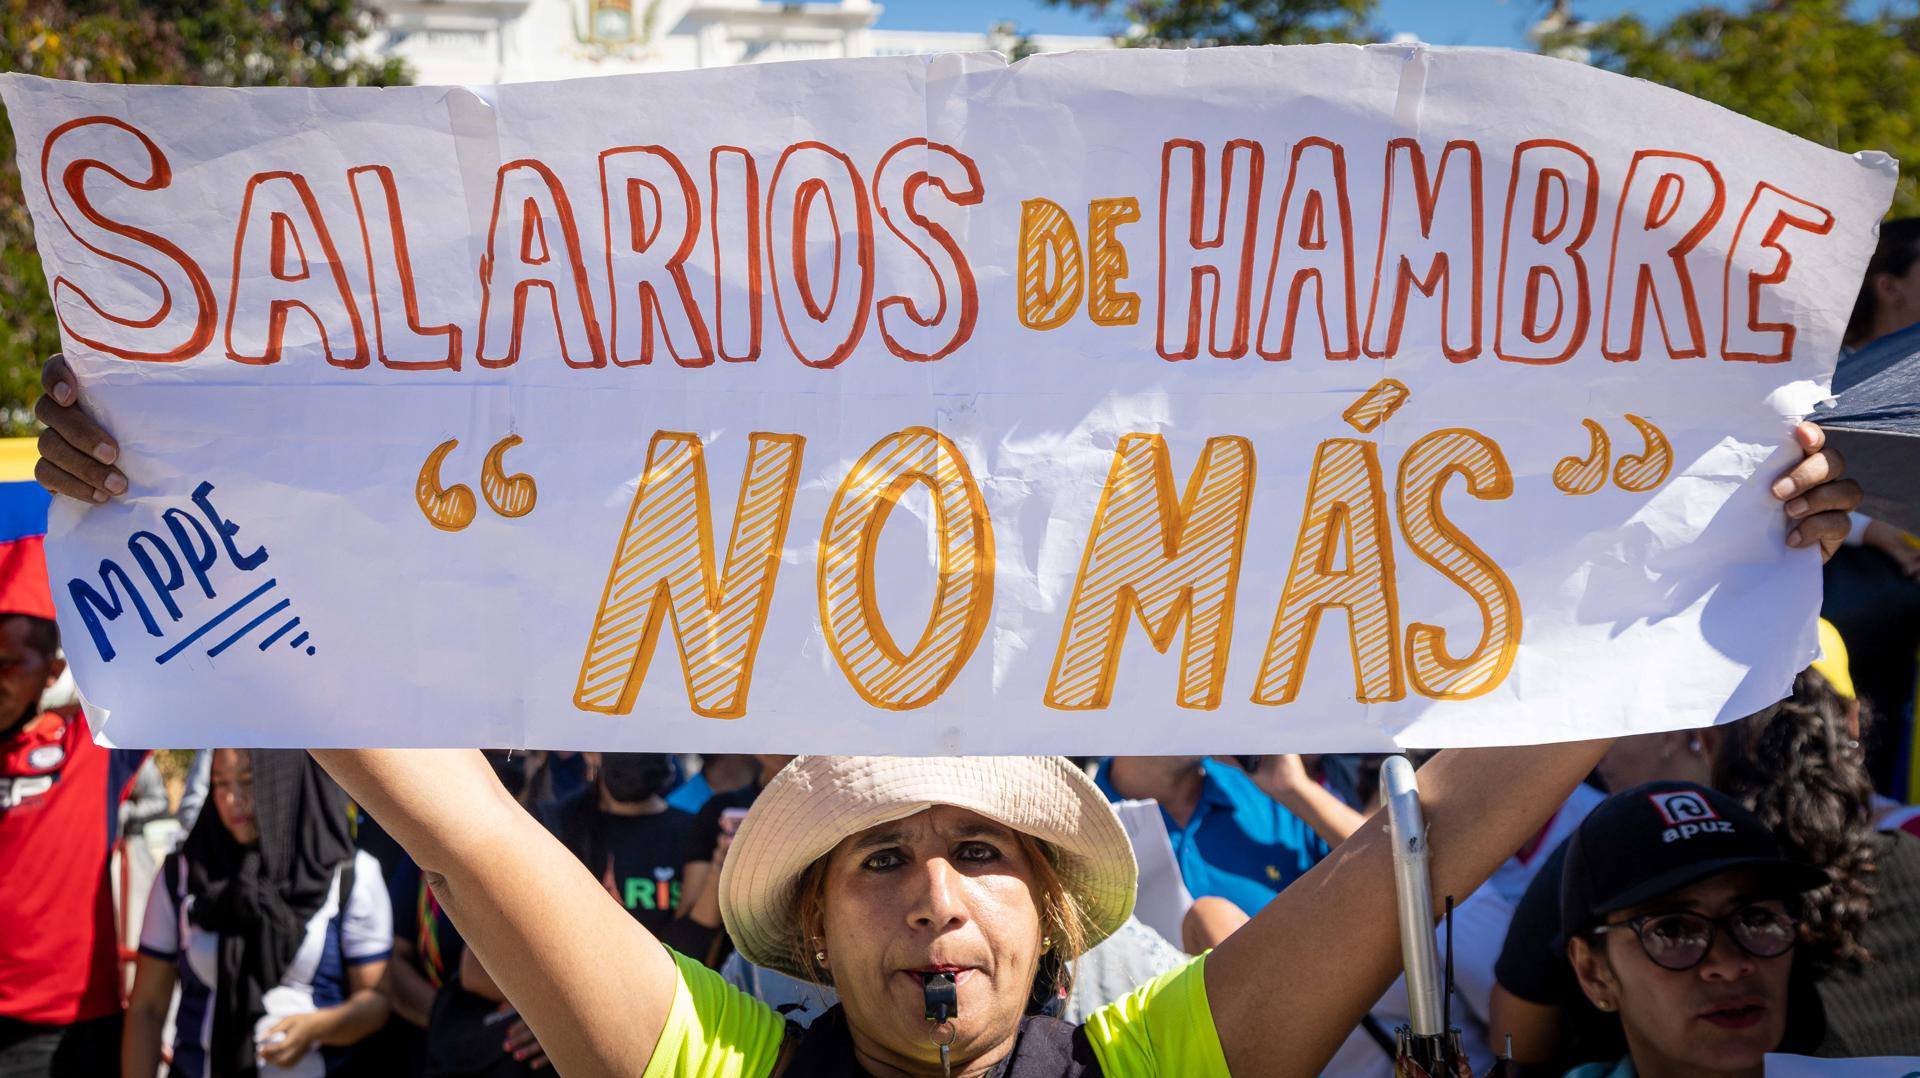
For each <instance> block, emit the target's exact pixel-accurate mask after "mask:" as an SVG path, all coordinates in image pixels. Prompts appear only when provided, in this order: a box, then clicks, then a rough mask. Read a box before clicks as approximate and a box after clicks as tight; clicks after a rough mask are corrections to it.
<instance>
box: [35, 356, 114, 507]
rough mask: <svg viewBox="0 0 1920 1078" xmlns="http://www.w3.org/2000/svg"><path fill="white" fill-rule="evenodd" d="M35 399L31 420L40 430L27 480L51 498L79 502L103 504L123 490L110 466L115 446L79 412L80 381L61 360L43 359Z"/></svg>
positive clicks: (65, 361) (54, 358)
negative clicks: (37, 452) (34, 481)
mask: <svg viewBox="0 0 1920 1078" xmlns="http://www.w3.org/2000/svg"><path fill="white" fill-rule="evenodd" d="M40 389H41V394H40V399H39V400H38V401H36V402H34V406H33V415H34V418H36V419H38V420H39V421H40V422H42V423H45V424H46V425H47V429H46V430H43V431H41V432H40V463H38V464H36V465H34V469H33V477H34V478H35V479H37V480H39V481H40V485H41V486H43V487H46V488H47V489H48V490H50V491H52V492H54V493H55V494H65V495H66V496H67V497H69V498H78V499H80V500H81V501H83V502H104V501H106V500H107V499H109V498H113V497H116V496H118V495H121V494H125V493H126V492H127V477H126V476H125V475H124V474H122V473H121V471H120V470H119V469H118V468H115V467H114V466H113V463H114V461H116V460H118V459H120V446H119V444H118V443H117V442H115V441H114V440H113V435H111V434H108V433H107V432H106V430H105V429H104V428H102V427H101V426H100V424H98V423H96V422H94V421H93V417H92V416H90V415H88V414H87V413H86V412H85V411H83V410H82V409H81V408H80V383H79V382H78V381H76V380H75V379H74V377H73V371H72V369H71V368H69V367H68V366H67V360H66V357H65V356H58V355H56V356H54V357H53V358H52V359H49V360H47V365H46V367H45V368H44V369H43V370H41V372H40Z"/></svg>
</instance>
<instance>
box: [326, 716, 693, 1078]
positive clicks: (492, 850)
mask: <svg viewBox="0 0 1920 1078" xmlns="http://www.w3.org/2000/svg"><path fill="white" fill-rule="evenodd" d="M314 757H315V758H316V759H318V760H319V761H320V763H321V765H322V766H324V767H325V768H326V769H327V770H328V771H329V772H330V773H331V774H332V775H333V777H334V779H335V780H336V781H338V782H339V783H340V785H341V786H343V787H345V788H346V790H347V792H348V793H349V794H351V795H353V797H354V799H355V800H356V801H358V802H359V804H360V805H362V806H363V807H365V808H366V809H367V810H368V811H369V812H370V813H371V814H372V815H373V817H374V818H375V819H377V820H379V821H380V823H381V824H382V826H384V827H385V828H386V829H387V831H388V832H389V833H390V834H392V835H393V837H394V838H395V839H396V840H398V841H399V843H400V845H401V846H402V847H403V848H405V849H406V851H407V852H408V853H409V854H410V855H411V856H412V857H413V859H414V861H415V862H417V863H418V864H419V865H420V868H421V871H422V872H423V873H424V874H425V876H426V879H427V882H428V883H429V885H430V886H432V887H433V890H434V894H435V895H436V896H437V897H438V899H439V901H440V904H441V906H442V907H443V908H444V909H445V910H446V911H447V913H448V915H449V916H451V917H452V919H453V923H454V924H455V926H457V927H458V928H459V929H460V934H461V935H462V936H463V937H464V938H465V939H466V941H467V946H468V947H469V948H471V949H472V951H473V953H474V954H475V956H477V958H478V959H479V960H480V961H481V962H484V963H485V964H486V967H487V972H488V973H490V974H492V976H493V979H494V981H495V982H496V983H498V984H499V985H500V988H501V989H502V990H503V991H504V992H505V993H506V996H507V998H508V999H509V1000H511V1001H513V1003H514V1006H515V1007H516V1009H518V1010H519V1012H520V1014H521V1016H522V1017H524V1018H525V1019H526V1021H527V1024H528V1025H529V1026H530V1027H532V1029H533V1032H534V1034H535V1035H536V1036H538V1037H539V1039H540V1044H541V1046H542V1047H543V1048H544V1049H545V1050H546V1052H547V1055H548V1056H549V1057H551V1058H552V1060H553V1062H554V1065H555V1066H556V1067H557V1068H559V1069H560V1070H561V1071H562V1072H565V1073H578V1074H594V1073H600V1072H602V1071H604V1070H606V1069H608V1068H610V1067H615V1066H617V1065H619V1064H618V1061H631V1060H632V1059H634V1058H636V1057H637V1058H641V1059H644V1058H647V1057H648V1056H650V1055H651V1054H652V1052H653V1047H654V1044H655V1042H656V1041H657V1040H658V1039H659V1036H660V1031H661V1030H662V1029H663V1028H664V1027H665V1025H666V1020H667V1013H668V1011H669V1010H670V1009H671V1008H672V1005H673V996H674V985H675V984H676V982H677V979H678V974H677V972H676V970H675V969H674V966H673V961H672V959H671V958H670V957H669V955H668V953H667V950H666V948H664V947H662V946H661V945H660V943H659V941H658V940H656V939H654V938H653V936H652V935H651V934H649V933H648V932H647V930H646V929H645V928H644V927H643V926H641V925H640V923H639V922H637V921H635V920H634V919H633V918H632V917H630V916H628V914H627V912H626V911H625V910H624V909H622V908H620V905H619V903H617V902H614V901H613V900H612V899H611V898H609V896H608V895H607V892H606V889H605V888H604V887H602V886H601V884H600V882H599V881H598V880H596V879H594V877H593V874H592V873H590V872H588V871H587V870H586V868H585V867H584V866H582V865H581V863H580V859H579V858H577V857H575V856H574V855H573V854H571V853H569V852H568V851H567V849H566V847H564V846H562V845H561V844H560V843H559V841H558V840H557V839H555V838H554V837H553V836H552V835H550V834H548V833H547V831H546V829H545V828H543V827H541V826H540V824H539V823H538V822H536V821H535V820H534V819H533V817H531V816H529V815H527V813H526V810H524V809H522V808H521V807H520V805H519V803H517V802H515V801H514V800H513V799H512V798H511V797H509V796H508V795H507V792H506V790H505V789H504V788H503V787H502V786H501V785H500V781H499V779H497V778H495V777H494V774H493V769H492V768H490V767H488V766H487V763H486V760H485V758H484V757H482V756H481V755H480V753H479V752H477V751H441V750H395V749H372V750H343V749H330V750H315V752H314Z"/></svg>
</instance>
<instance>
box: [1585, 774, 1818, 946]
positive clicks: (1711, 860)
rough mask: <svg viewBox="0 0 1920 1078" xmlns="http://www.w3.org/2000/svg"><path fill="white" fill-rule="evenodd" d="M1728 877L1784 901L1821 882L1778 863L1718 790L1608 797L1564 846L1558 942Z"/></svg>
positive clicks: (1768, 836)
mask: <svg viewBox="0 0 1920 1078" xmlns="http://www.w3.org/2000/svg"><path fill="white" fill-rule="evenodd" d="M1733 869H1749V870H1751V871H1753V872H1755V873H1757V874H1758V875H1759V877H1760V879H1761V880H1762V882H1763V885H1764V886H1765V887H1766V889H1767V890H1769V891H1771V892H1773V893H1775V894H1778V895H1782V896H1785V895H1795V894H1799V893H1800V892H1802V891H1810V890H1812V889H1814V888H1816V887H1820V886H1822V885H1824V884H1825V883H1826V882H1827V874H1826V873H1825V872H1823V871H1821V870H1820V869H1818V868H1814V867H1813V866H1811V865H1806V864H1802V863H1800V862H1798V861H1792V860H1788V859H1787V858H1785V857H1783V856H1781V853H1780V843H1779V842H1778V841H1776V840H1775V839H1774V837H1773V832H1772V831H1771V830H1770V829H1768V827H1767V825H1766V824H1764V823H1761V822H1760V819H1759V817H1756V816H1755V815H1754V814H1753V813H1751V812H1748V811H1747V809H1746V806H1744V805H1742V804H1740V802H1738V801H1735V800H1734V799H1733V798H1731V797H1728V796H1727V795H1725V794H1723V793H1721V792H1719V791H1718V790H1710V789H1708V788H1706V787H1705V786H1700V785H1697V784H1695V783H1691V782H1649V783H1646V784H1645V785H1642V786H1635V787H1634V788H1633V789H1631V790H1626V791H1623V792H1621V793H1617V794H1614V795H1613V796H1612V797H1609V798H1607V799H1606V800H1605V801H1602V802H1601V803H1600V804H1599V806H1597V807H1596V808H1595V809H1594V810H1593V811H1592V812H1591V813H1589V814H1588V815H1587V818H1586V819H1585V820H1583V821H1581V823H1580V827H1579V829H1578V830H1576V831H1574V833H1573V837H1572V838H1570V839H1568V840H1567V862H1566V866H1565V868H1564V869H1563V871H1562V873H1561V877H1560V938H1561V941H1562V942H1563V943H1564V942H1565V941H1566V940H1568V939H1571V938H1573V937H1574V936H1577V935H1580V934H1581V933H1583V932H1586V931H1587V930H1589V929H1591V928H1593V927H1594V926H1596V925H1598V924H1600V923H1601V922H1602V921H1605V920H1606V918H1607V915H1608V914H1611V913H1617V912H1619V911H1620V910H1624V909H1627V908H1628V907H1631V906H1638V905H1640V904H1642V903H1644V902H1651V901H1652V900H1654V899H1656V898H1659V897H1660V896H1661V895H1665V894H1670V893H1672V892H1674V891H1678V890H1679V889H1680V888H1682V887H1685V886H1687V885H1688V884H1691V883H1697V882H1699V881H1700V880H1704V879H1706V878H1708V877H1710V876H1718V875H1719V874H1720V873H1722V872H1729V871H1732V870H1733Z"/></svg>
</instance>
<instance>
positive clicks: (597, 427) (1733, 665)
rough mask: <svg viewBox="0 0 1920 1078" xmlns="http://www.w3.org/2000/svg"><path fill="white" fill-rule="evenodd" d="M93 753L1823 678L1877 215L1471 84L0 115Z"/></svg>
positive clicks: (1573, 69)
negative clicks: (1817, 467) (84, 491)
mask: <svg viewBox="0 0 1920 1078" xmlns="http://www.w3.org/2000/svg"><path fill="white" fill-rule="evenodd" d="M0 92H4V96H5V100H6V104H7V108H8V117H9V120H10V121H11V122H12V124H13V128H14V131H15V133H16V135H17V137H18V139H19V147H20V162H21V170H22V174H23V176H24V177H25V180H26V190H27V197H28V199H29V202H30V205H31V207H32V210H33V214H34V221H35V227H36V235H37V238H38V242H39V245H40V251H41V254H42V257H43V259H44V262H45V267H46V271H47V276H48V279H49V281H50V282H51V284H52V287H53V293H54V298H55V304H56V306H57V309H58V313H59V316H60V320H61V324H62V327H63V331H64V338H65V342H66V347H67V354H68V356H69V357H70V359H71V360H72V362H73V364H74V367H75V369H76V370H77V372H78V374H79V376H80V377H81V379H82V380H83V381H84V383H85V386H86V396H87V399H88V401H89V403H90V406H91V407H92V408H93V409H94V410H95V411H96V413H97V414H98V415H99V417H100V418H101V419H102V420H103V421H104V422H105V423H106V424H107V426H108V427H109V428H110V429H112V430H113V431H115V432H116V434H117V435H118V436H119V437H120V439H121V444H122V446H123V448H124V451H123V465H124V468H125V470H126V472H127V474H128V476H129V477H130V479H131V482H132V486H133V489H132V492H131V495H130V496H129V497H126V498H123V499H120V500H118V501H117V502H116V503H115V504H111V505H107V506H81V505H80V504H78V503H73V502H64V501H63V502H62V504H61V505H60V506H59V507H58V509H57V510H56V512H55V514H54V518H53V521H52V526H51V543H50V551H51V562H52V571H53V576H54V589H55V592H56V594H57V595H58V596H59V599H60V603H61V629H62V632H63V634H64V637H65V641H66V646H67V650H68V654H69V656H70V657H71V659H72V662H73V664H74V666H75V668H76V671H77V674H78V679H79V683H80V685H81V687H82V689H83V691H84V692H85V694H86V698H87V700H88V701H89V703H90V704H91V705H92V706H93V707H94V708H95V711H96V713H97V714H104V716H105V720H104V727H105V731H106V734H107V735H108V736H109V737H111V738H112V739H113V740H114V741H115V742H117V743H120V744H127V745H169V746H178V745H188V744H197V745H210V744H248V745H433V744H462V745H503V746H504V745H530V746H548V747H575V748H589V747H598V748H607V749H612V748H629V749H632V748H654V749H667V748H670V749H676V750H706V751H746V750H755V751H759V750H765V751H813V752H856V751H857V752H902V753H928V752H963V751H964V752H981V753H1007V752H1070V753H1106V752H1115V753H1171V752H1197V751H1275V750H1283V749H1284V750H1306V751H1313V750H1336V749H1345V750H1364V749H1383V748H1387V747H1389V746H1392V745H1395V744H1400V745H1472V744H1488V743H1517V742H1538V741H1548V740H1558V739H1568V738H1580V737H1596V736H1602V735H1611V734H1618V733H1623V732H1628V731H1644V730H1656V729H1663V728H1674V727H1681V726H1688V725H1694V724H1698V723H1700V722H1703V721H1705V720H1708V719H1711V718H1714V717H1721V718H1730V717H1734V716H1737V715H1740V714H1744V713H1746V712H1749V711H1752V710H1754V709H1756V708H1758V707H1760V706H1762V705H1764V704H1766V703H1768V702H1770V701H1772V700H1773V699H1775V698H1776V697H1777V696H1779V695H1780V694H1781V693H1782V692H1783V691H1784V689H1785V687H1786V686H1787V685H1788V682H1789V678H1790V676H1791V674H1792V673H1793V671H1795V670H1796V669H1798V668H1799V667H1800V666H1802V665H1803V664H1804V663H1805V662H1806V660H1807V659H1808V657H1809V655H1810V652H1811V639H1812V633H1811V617H1812V611H1813V608H1814V606H1815V605H1816V602H1817V591H1818V582H1817V580H1818V577H1817V571H1816V558H1815V556H1814V555H1813V554H1811V553H1808V552H1804V551H1801V552H1795V551H1790V550H1789V549H1787V548H1786V547H1785V546H1784V544H1783V542H1782V535H1783V529H1784V525H1783V521H1782V518H1781V517H1780V514H1779V511H1778V507H1777V504H1776V503H1775V502H1773V501H1772V500H1771V499H1770V498H1769V497H1768V495H1767V492H1766V485H1767V483H1768V482H1770V481H1771V479H1772V477H1773V476H1774V475H1775V474H1776V473H1777V471H1778V470H1779V469H1781V468H1782V467H1783V466H1784V465H1785V464H1786V463H1787V462H1788V461H1789V459H1790V454H1789V453H1787V452H1786V451H1784V450H1782V449H1781V448H1780V447H1781V446H1782V445H1783V443H1784V442H1785V441H1786V439H1787V436H1788V433H1787V432H1788V429H1789V427H1790V424H1791V421H1792V420H1793V419H1794V418H1795V417H1797V416H1799V415H1801V414H1804V413H1805V412H1807V411H1808V410H1809V408H1810V407H1811V406H1812V405H1813V404H1814V403H1815V402H1816V401H1818V400H1819V399H1821V398H1822V396H1823V395H1824V389H1823V387H1824V386H1825V385H1826V383H1827V380H1828V377H1829V375H1830V373H1831V371H1832V368H1833V364H1834V357H1835V354H1836V351H1837V349H1838V347H1839V339H1840V334H1841V330H1842V327H1843V324H1844V322H1845V320H1846V315H1847V312H1848V310H1849V308H1850V306H1851V302H1852V296H1853V291H1854V287H1855V284H1856V282H1857V281H1858V280H1859V277H1860V273H1861V270H1862V267H1863V266H1864V264H1865V261H1866V258H1867V255H1868V253H1869V251H1870V250H1871V247H1872V244H1873V237H1874V229H1875V222H1876V221H1877V220H1878V219H1879V218H1880V216H1881V214H1882V213H1883V212H1884V210H1885V209H1886V206H1887V204H1888V201H1889V199H1890V197H1891V191H1892V186H1893V180H1894V174H1895V169H1894V165H1893V163H1892V162H1891V161H1890V160H1889V159H1887V158H1886V157H1884V156H1883V155H1878V154H1863V155H1859V156H1857V157H1848V156H1845V155H1842V154H1839V153H1835V152H1832V151H1829V150H1825V149H1821V148H1819V147H1816V146H1813V145H1811V144H1809V143H1806V142H1803V141H1800V140H1798V139H1795V138H1792V137H1790V136H1788V135H1785V134H1782V133H1780V132H1778V131H1774V130H1772V129H1770V128H1767V127H1764V126H1761V125H1759V124H1756V123H1753V122H1751V121H1748V120H1745V119H1742V118H1740V117H1738V116H1735V115H1733V114H1731V113H1728V112H1725V111H1723V110H1720V109H1718V108H1715V107H1713V106H1710V105H1706V104H1703V103H1701V102H1699V101H1696V100H1693V99H1691V98H1687V97H1685V96H1683V95H1680V94H1676V93H1673V92H1670V91H1666V90H1663V89H1660V88H1658V87H1655V86H1651V85H1648V84H1646V83H1641V82H1635V81H1631V80H1627V79H1623V78H1617V77H1614V76H1611V75H1608V74H1605V73H1603V72H1599V71H1595V70H1592V69H1589V68H1586V67H1583V66H1579V65H1575V64H1570V63H1563V62H1559V61H1555V60H1549V59H1544V58H1540V57H1534V56H1525V55H1519V54H1511V53H1497V52H1483V51H1447V50H1430V49H1425V48H1418V47H1398V46H1393V47H1373V48H1366V49H1359V48H1350V47H1313V48H1287V49H1223V50H1199V51H1191V52H1153V51H1125V52H1117V53H1111V54H1079V55H1066V56H1057V57H1056V56H1046V57H1037V58H1033V59H1029V60H1026V61H1024V62H1022V63H1020V64H1017V65H1013V66H1011V67H1009V66H1006V65H1005V64H1004V63H1003V62H1002V61H1001V60H999V59H998V58H997V57H993V56H940V57H904V58H890V59H880V60H870V61H866V60H863V61H836V62H826V63H799V64H775V65H767V66H760V67H745V68H733V69H726V70H708V71H697V72H688V73H683V74H664V75H645V76H635V77H623V78H609V79H599V80H589V81H579V82H568V83H554V84H544V85H518V86H504V87H498V88H488V89H456V88H437V87H416V88H406V89H394V90H328V91H305V90H218V89H185V88H158V87H115V86H84V85H75V84H67V83H58V82H47V81H41V80H35V79H30V78H25V77H20V76H6V77H5V78H4V80H3V81H0Z"/></svg>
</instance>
